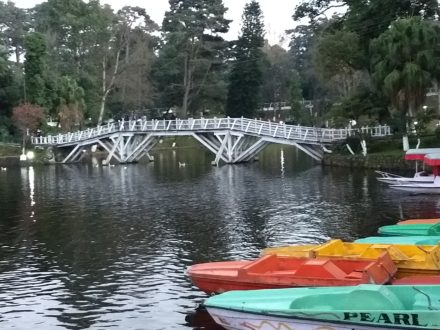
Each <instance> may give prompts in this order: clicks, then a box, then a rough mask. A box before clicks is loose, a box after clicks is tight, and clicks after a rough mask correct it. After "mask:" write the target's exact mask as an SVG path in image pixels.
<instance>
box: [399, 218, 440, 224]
mask: <svg viewBox="0 0 440 330" xmlns="http://www.w3.org/2000/svg"><path fill="white" fill-rule="evenodd" d="M439 222H440V218H435V219H408V220H403V221H399V222H398V223H397V224H398V225H421V224H432V225H434V224H436V223H439Z"/></svg>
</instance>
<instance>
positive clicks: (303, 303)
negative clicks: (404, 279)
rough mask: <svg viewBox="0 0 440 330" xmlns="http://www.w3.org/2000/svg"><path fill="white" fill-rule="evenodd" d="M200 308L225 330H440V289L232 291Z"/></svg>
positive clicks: (361, 287)
mask: <svg viewBox="0 0 440 330" xmlns="http://www.w3.org/2000/svg"><path fill="white" fill-rule="evenodd" d="M204 305H205V306H206V308H207V310H208V312H209V314H211V316H212V317H213V319H214V321H215V322H216V323H217V324H219V325H221V326H222V327H224V328H226V329H229V330H249V329H254V330H257V329H258V330H259V329H264V330H269V329H270V330H274V329H277V330H292V329H295V330H324V329H325V330H330V329H331V330H371V329H432V330H434V329H436V330H438V329H439V327H440V326H439V325H440V286H438V285H433V286H432V285H420V286H418V285H388V286H387V285H373V284H363V285H359V286H354V287H320V288H319V287H318V288H294V289H272V290H250V291H230V292H226V293H222V294H220V295H215V296H213V297H210V298H208V299H207V300H206V301H205V303H204Z"/></svg>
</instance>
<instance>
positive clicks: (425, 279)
mask: <svg viewBox="0 0 440 330" xmlns="http://www.w3.org/2000/svg"><path fill="white" fill-rule="evenodd" d="M391 284H393V285H439V284H440V275H424V276H407V277H403V278H395V279H393V280H392V281H391Z"/></svg>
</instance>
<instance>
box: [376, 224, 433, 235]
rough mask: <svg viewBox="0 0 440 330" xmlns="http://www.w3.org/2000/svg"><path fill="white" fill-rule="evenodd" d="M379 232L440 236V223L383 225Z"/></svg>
mask: <svg viewBox="0 0 440 330" xmlns="http://www.w3.org/2000/svg"><path fill="white" fill-rule="evenodd" d="M378 232H379V234H380V235H382V236H440V223H436V224H420V225H418V224H417V225H405V226H402V225H392V226H383V227H380V228H379V231H378Z"/></svg>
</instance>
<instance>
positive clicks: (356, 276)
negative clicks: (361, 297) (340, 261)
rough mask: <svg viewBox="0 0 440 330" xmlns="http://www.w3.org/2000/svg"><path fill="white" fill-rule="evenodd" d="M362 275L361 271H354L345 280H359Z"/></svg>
mask: <svg viewBox="0 0 440 330" xmlns="http://www.w3.org/2000/svg"><path fill="white" fill-rule="evenodd" d="M363 275H364V273H363V271H361V270H355V271H352V272H351V273H350V274H348V275H347V276H346V278H356V279H360V278H362V277H363Z"/></svg>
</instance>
